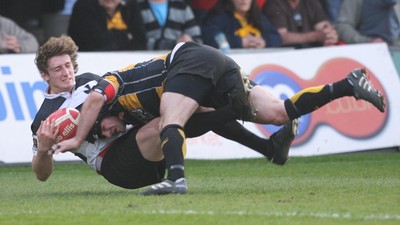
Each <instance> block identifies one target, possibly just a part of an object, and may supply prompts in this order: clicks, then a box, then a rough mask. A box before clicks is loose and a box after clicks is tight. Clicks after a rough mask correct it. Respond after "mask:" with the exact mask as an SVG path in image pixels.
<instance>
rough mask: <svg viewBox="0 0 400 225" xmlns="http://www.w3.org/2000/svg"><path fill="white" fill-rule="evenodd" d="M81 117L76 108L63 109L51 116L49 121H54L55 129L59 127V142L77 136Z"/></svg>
mask: <svg viewBox="0 0 400 225" xmlns="http://www.w3.org/2000/svg"><path fill="white" fill-rule="evenodd" d="M79 115H80V113H79V111H78V110H77V109H74V108H62V109H58V110H57V111H55V112H53V113H52V114H50V116H49V117H48V119H49V121H50V122H52V121H54V123H55V126H54V127H55V128H54V129H57V127H58V134H57V142H60V141H63V140H67V139H70V138H73V137H74V136H75V135H76V131H77V129H78V121H79Z"/></svg>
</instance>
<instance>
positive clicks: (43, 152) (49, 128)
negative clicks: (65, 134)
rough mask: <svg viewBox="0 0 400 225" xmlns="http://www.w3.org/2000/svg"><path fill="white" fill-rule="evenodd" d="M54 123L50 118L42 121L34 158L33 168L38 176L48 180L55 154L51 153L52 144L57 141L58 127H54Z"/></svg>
mask: <svg viewBox="0 0 400 225" xmlns="http://www.w3.org/2000/svg"><path fill="white" fill-rule="evenodd" d="M54 128H55V127H54V123H52V122H51V121H49V120H45V121H42V122H41V124H40V127H39V129H38V131H37V133H36V134H37V137H38V148H37V154H36V155H34V156H33V159H32V169H33V171H34V172H35V174H36V178H37V179H38V180H40V181H46V180H47V179H48V178H49V177H50V175H51V173H52V172H53V156H52V154H51V153H49V150H50V149H51V147H52V145H54V144H55V143H56V140H57V133H58V129H54Z"/></svg>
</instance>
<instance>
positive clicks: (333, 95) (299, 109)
mask: <svg viewBox="0 0 400 225" xmlns="http://www.w3.org/2000/svg"><path fill="white" fill-rule="evenodd" d="M344 96H353V87H352V86H351V84H350V83H349V82H348V80H347V79H343V80H340V81H338V82H335V83H332V84H327V85H321V86H316V87H310V88H306V89H304V90H301V91H300V92H298V93H296V94H295V95H294V96H293V97H291V98H290V99H286V100H285V102H284V103H285V108H286V112H287V114H288V116H289V118H290V119H291V120H293V119H296V118H299V117H300V116H302V115H305V114H308V113H310V112H313V111H315V110H317V109H319V108H320V107H322V106H324V105H325V104H327V103H329V102H331V101H332V100H335V99H338V98H341V97H344Z"/></svg>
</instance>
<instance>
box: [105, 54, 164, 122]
mask: <svg viewBox="0 0 400 225" xmlns="http://www.w3.org/2000/svg"><path fill="white" fill-rule="evenodd" d="M166 58H167V55H163V56H161V57H158V58H153V59H151V60H149V61H145V62H141V63H137V64H133V65H130V66H128V67H125V68H123V69H120V70H118V71H114V72H109V73H107V74H105V75H104V76H103V78H104V81H107V84H106V85H104V86H103V87H102V89H104V90H102V92H103V95H104V97H105V101H106V107H107V108H108V110H111V111H116V112H125V114H119V116H120V117H121V119H124V120H125V122H127V123H131V124H137V122H138V121H139V122H141V123H147V122H148V121H150V120H152V119H153V118H155V117H158V116H160V99H161V95H162V93H163V84H164V81H165V78H166V74H167V69H166V66H165V61H166ZM110 84H111V85H110Z"/></svg>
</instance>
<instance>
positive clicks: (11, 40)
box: [0, 16, 39, 53]
mask: <svg viewBox="0 0 400 225" xmlns="http://www.w3.org/2000/svg"><path fill="white" fill-rule="evenodd" d="M38 48H39V43H38V42H37V40H36V38H35V36H33V35H32V34H31V33H28V32H27V31H25V30H24V29H23V28H21V27H20V26H18V25H17V24H16V23H15V22H14V21H12V20H10V19H8V18H6V17H2V16H0V53H34V52H36V50H37V49H38Z"/></svg>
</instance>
